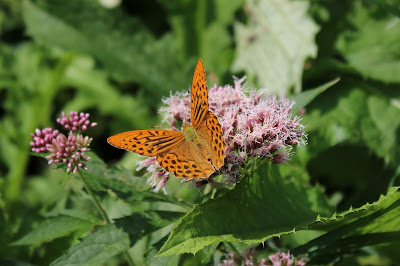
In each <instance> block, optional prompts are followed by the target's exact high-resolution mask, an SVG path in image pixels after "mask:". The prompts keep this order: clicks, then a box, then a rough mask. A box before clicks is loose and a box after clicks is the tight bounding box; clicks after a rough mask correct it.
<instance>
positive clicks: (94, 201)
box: [76, 169, 110, 224]
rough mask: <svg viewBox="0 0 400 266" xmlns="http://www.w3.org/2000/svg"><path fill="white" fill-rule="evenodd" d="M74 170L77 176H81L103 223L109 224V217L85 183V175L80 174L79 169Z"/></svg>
mask: <svg viewBox="0 0 400 266" xmlns="http://www.w3.org/2000/svg"><path fill="white" fill-rule="evenodd" d="M76 172H77V173H78V176H79V177H80V178H81V180H82V182H83V185H84V186H85V189H86V191H87V192H88V193H89V195H90V197H91V198H92V201H93V203H94V205H95V206H96V209H97V210H98V211H99V213H100V215H101V217H103V220H104V223H105V224H109V223H110V218H108V215H107V214H106V212H105V211H104V209H103V207H101V205H100V202H99V201H98V200H97V198H96V196H95V195H94V193H93V190H92V188H91V187H90V185H89V184H88V183H87V181H86V179H85V177H84V176H83V175H82V173H81V172H80V171H79V169H78V171H76Z"/></svg>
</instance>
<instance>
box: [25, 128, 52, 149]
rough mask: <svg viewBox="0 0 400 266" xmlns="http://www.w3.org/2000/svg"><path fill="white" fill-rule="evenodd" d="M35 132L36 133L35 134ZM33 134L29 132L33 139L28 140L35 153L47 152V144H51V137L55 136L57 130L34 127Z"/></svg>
mask: <svg viewBox="0 0 400 266" xmlns="http://www.w3.org/2000/svg"><path fill="white" fill-rule="evenodd" d="M35 134H36V135H35ZM35 134H33V133H31V137H32V138H33V141H31V142H30V145H31V147H32V151H33V152H36V153H41V152H47V148H46V146H47V144H51V143H52V142H53V139H54V138H55V137H57V135H58V130H54V129H52V128H50V127H47V128H45V129H42V130H40V129H38V128H37V129H36V130H35Z"/></svg>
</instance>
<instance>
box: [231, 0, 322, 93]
mask: <svg viewBox="0 0 400 266" xmlns="http://www.w3.org/2000/svg"><path fill="white" fill-rule="evenodd" d="M245 10H246V11H247V15H248V17H249V18H248V20H249V24H248V25H243V24H241V23H236V25H235V39H236V43H237V48H236V52H237V56H236V59H235V62H234V65H233V70H234V71H241V70H244V71H246V73H247V74H249V75H255V76H256V77H257V79H258V83H259V85H260V86H261V87H264V88H268V89H269V90H270V92H271V93H272V94H286V95H287V94H288V93H289V91H290V88H291V87H293V86H294V87H295V92H297V93H299V92H300V91H301V78H302V73H303V66H304V61H305V60H306V58H307V57H315V56H316V54H317V46H316V45H315V43H314V38H315V35H316V33H317V31H318V26H317V25H316V24H315V23H314V22H313V21H312V20H311V19H310V18H309V17H308V15H307V10H308V3H306V2H304V1H289V0H282V1H272V0H267V1H255V0H247V1H246V8H245Z"/></svg>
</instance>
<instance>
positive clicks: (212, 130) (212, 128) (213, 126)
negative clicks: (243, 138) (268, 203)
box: [196, 111, 226, 170]
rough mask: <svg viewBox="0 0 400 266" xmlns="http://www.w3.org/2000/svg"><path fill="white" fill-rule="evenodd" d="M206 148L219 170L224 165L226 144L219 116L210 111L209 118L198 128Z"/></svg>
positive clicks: (197, 130)
mask: <svg viewBox="0 0 400 266" xmlns="http://www.w3.org/2000/svg"><path fill="white" fill-rule="evenodd" d="M196 132H197V134H198V135H199V137H200V138H201V140H202V143H203V145H204V146H205V147H204V149H205V150H206V151H208V153H209V154H210V155H211V163H212V164H213V165H214V167H215V168H216V169H217V170H218V169H219V168H221V166H222V165H224V158H225V149H226V144H225V140H224V138H223V136H222V131H221V125H220V124H219V122H218V119H217V117H216V116H215V115H214V114H213V113H212V112H211V111H208V113H207V119H206V120H205V121H204V123H202V124H201V126H200V127H199V128H198V129H196Z"/></svg>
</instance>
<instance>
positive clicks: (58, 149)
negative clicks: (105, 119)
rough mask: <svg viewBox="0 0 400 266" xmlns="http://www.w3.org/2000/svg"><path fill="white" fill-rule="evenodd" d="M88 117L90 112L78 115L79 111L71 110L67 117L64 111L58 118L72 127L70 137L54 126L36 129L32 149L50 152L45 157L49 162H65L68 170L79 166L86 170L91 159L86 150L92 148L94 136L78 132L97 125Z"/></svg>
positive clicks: (58, 120)
mask: <svg viewBox="0 0 400 266" xmlns="http://www.w3.org/2000/svg"><path fill="white" fill-rule="evenodd" d="M88 117H89V114H84V113H80V114H79V115H78V113H77V112H71V117H70V118H67V117H66V116H65V114H64V112H62V118H61V119H60V118H59V119H57V122H58V123H60V124H61V125H63V126H64V127H65V128H67V129H70V132H69V135H68V137H67V136H65V135H64V134H62V133H59V132H58V130H54V129H52V128H45V129H43V130H39V129H36V130H35V133H36V134H33V133H31V136H32V138H33V141H31V143H30V145H31V146H32V151H33V152H36V153H44V152H49V153H50V154H49V155H47V156H46V157H45V158H46V159H47V160H48V161H49V164H52V163H64V164H65V165H66V166H67V169H66V171H67V172H73V173H75V172H76V171H77V170H78V168H82V169H84V170H86V169H87V168H86V165H85V162H87V161H88V160H90V157H86V156H85V152H88V151H89V150H90V149H89V146H90V143H91V142H92V138H89V137H87V136H86V137H84V136H83V135H82V134H78V133H77V132H78V131H84V130H86V129H88V128H89V127H94V126H95V125H96V123H90V121H89V120H88Z"/></svg>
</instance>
